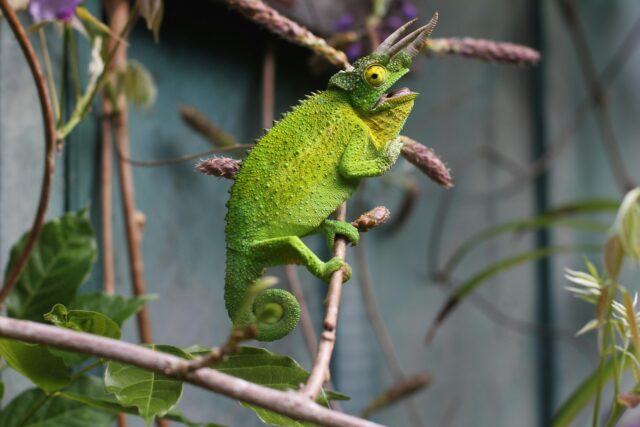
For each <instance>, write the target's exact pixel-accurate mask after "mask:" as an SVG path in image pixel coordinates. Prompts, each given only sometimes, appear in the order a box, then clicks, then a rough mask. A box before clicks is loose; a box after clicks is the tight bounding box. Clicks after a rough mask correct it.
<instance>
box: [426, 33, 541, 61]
mask: <svg viewBox="0 0 640 427" xmlns="http://www.w3.org/2000/svg"><path fill="white" fill-rule="evenodd" d="M423 52H424V53H426V54H427V55H460V56H464V57H467V58H477V59H480V60H482V61H487V62H504V63H511V64H519V65H535V64H537V63H538V62H539V61H540V53H539V52H538V51H536V50H534V49H531V48H529V47H526V46H521V45H517V44H513V43H506V42H496V41H493V40H485V39H474V38H470V37H464V38H436V39H428V40H427V41H426V42H425V48H424V49H423Z"/></svg>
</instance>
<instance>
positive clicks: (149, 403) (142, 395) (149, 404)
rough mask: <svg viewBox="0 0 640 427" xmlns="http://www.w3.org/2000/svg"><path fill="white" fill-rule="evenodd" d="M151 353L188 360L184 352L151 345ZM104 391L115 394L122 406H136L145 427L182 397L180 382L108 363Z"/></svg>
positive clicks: (122, 365) (130, 367)
mask: <svg viewBox="0 0 640 427" xmlns="http://www.w3.org/2000/svg"><path fill="white" fill-rule="evenodd" d="M149 348H150V349H151V350H153V351H161V352H164V353H169V354H173V355H174V356H178V357H182V358H186V359H188V358H190V356H189V355H188V354H187V353H185V352H184V351H182V350H180V349H179V348H176V347H171V346H168V345H157V344H150V345H149ZM104 382H105V386H106V390H107V391H108V392H110V393H113V394H115V396H116V398H117V399H118V401H119V402H120V403H122V404H123V405H125V406H135V407H137V408H138V412H139V414H140V416H141V417H143V418H144V419H145V421H146V422H147V424H150V423H151V421H153V419H154V418H155V417H157V416H159V417H162V416H163V415H165V414H166V413H167V412H169V411H170V410H171V409H172V408H173V407H174V406H176V404H177V403H178V401H179V400H180V396H182V389H183V384H182V381H178V380H175V379H173V378H170V377H167V376H165V375H160V374H157V373H155V372H150V371H147V370H144V369H140V368H137V367H135V366H131V365H125V364H122V363H118V362H109V363H108V364H107V370H106V372H105V374H104Z"/></svg>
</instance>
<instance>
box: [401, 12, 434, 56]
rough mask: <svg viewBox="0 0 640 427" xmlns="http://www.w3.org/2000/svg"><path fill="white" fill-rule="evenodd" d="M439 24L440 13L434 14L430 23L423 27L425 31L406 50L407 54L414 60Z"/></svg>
mask: <svg viewBox="0 0 640 427" xmlns="http://www.w3.org/2000/svg"><path fill="white" fill-rule="evenodd" d="M437 24H438V12H436V13H434V14H433V17H432V18H431V20H430V21H429V23H428V24H427V25H425V26H424V27H422V28H424V30H423V31H422V32H420V33H419V34H418V35H417V36H416V38H415V39H413V41H412V42H411V44H409V45H408V46H407V48H406V49H405V52H407V53H408V54H409V56H411V57H412V58H415V57H416V56H418V54H419V53H420V51H421V50H422V49H423V48H424V43H425V42H426V41H427V39H428V38H429V36H430V35H431V33H432V32H433V29H434V28H435V27H436V25H437Z"/></svg>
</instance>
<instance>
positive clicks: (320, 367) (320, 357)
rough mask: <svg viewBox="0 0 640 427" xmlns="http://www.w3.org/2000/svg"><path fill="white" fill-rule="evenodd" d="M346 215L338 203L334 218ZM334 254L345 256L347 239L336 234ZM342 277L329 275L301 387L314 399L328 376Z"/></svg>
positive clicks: (344, 205)
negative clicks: (312, 356) (312, 352)
mask: <svg viewBox="0 0 640 427" xmlns="http://www.w3.org/2000/svg"><path fill="white" fill-rule="evenodd" d="M346 217H347V204H346V202H345V203H343V204H342V205H340V207H339V208H338V210H337V211H336V219H337V220H338V221H344V220H345V219H346ZM333 252H334V255H335V256H336V257H339V258H341V259H343V260H344V259H345V258H346V253H347V241H346V239H345V238H344V237H341V236H336V241H335V244H334V250H333ZM343 278H344V271H343V269H342V268H341V269H338V270H336V271H335V272H334V273H333V274H332V275H331V280H330V282H329V290H328V291H327V299H326V301H325V314H324V322H323V323H322V335H321V336H320V344H319V345H318V352H317V354H316V358H315V361H314V362H313V367H312V369H311V375H309V379H308V380H307V383H306V384H305V386H304V387H303V388H302V390H301V392H302V394H304V395H306V396H307V397H309V398H311V399H312V400H315V399H316V398H317V397H318V394H319V393H320V390H321V389H322V384H324V383H325V381H327V379H328V378H329V363H330V362H331V356H332V354H333V349H334V347H335V344H336V331H337V327H338V313H339V311H340V297H341V293H342V282H343Z"/></svg>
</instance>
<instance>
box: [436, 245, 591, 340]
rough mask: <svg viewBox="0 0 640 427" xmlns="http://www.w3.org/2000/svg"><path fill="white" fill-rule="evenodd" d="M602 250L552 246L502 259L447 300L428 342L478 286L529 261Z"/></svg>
mask: <svg viewBox="0 0 640 427" xmlns="http://www.w3.org/2000/svg"><path fill="white" fill-rule="evenodd" d="M600 249H601V247H600V246H598V245H567V246H550V247H547V248H540V249H534V250H531V251H526V252H523V253H520V254H518V255H515V256H513V257H509V258H505V259H501V260H499V261H497V262H495V263H493V264H491V265H489V266H488V267H486V268H484V269H483V270H481V271H480V272H478V273H476V274H474V275H473V276H471V278H469V279H467V280H465V281H464V282H463V283H462V284H461V285H460V286H458V287H457V288H456V289H455V290H454V291H453V293H452V294H451V295H449V297H448V298H447V300H446V301H445V303H444V304H443V306H442V307H441V308H440V311H439V312H438V314H437V316H436V319H435V320H434V322H433V324H432V325H431V327H430V329H429V332H428V333H427V340H430V339H431V338H432V337H433V335H434V334H435V332H436V330H437V328H438V327H439V326H440V325H441V324H442V322H444V320H445V319H446V318H447V317H448V316H449V314H451V312H452V311H453V310H454V309H455V308H456V306H457V305H458V304H459V303H460V302H461V301H462V300H464V298H466V297H467V296H468V295H469V294H470V293H471V292H473V291H474V290H475V289H476V288H477V287H478V286H480V285H482V284H483V283H486V282H487V281H488V280H489V279H491V278H492V277H494V276H496V275H498V274H500V273H502V272H504V271H506V270H509V269H511V268H514V267H517V266H519V265H521V264H524V263H526V262H529V261H533V260H536V259H540V258H545V257H548V256H552V255H557V254H562V253H571V252H581V251H584V252H590V251H593V252H597V251H599V250H600Z"/></svg>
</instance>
